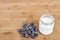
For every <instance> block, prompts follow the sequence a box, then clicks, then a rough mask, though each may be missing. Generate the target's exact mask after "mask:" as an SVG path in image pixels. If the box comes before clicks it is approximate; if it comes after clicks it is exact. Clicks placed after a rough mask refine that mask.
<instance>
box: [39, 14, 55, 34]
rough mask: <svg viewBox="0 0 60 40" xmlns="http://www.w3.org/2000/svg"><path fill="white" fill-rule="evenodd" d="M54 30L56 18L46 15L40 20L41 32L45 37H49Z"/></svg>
mask: <svg viewBox="0 0 60 40" xmlns="http://www.w3.org/2000/svg"><path fill="white" fill-rule="evenodd" d="M53 29H54V17H53V16H52V15H51V14H44V15H42V16H41V18H40V20H39V31H40V32H41V33H42V34H44V35H49V34H51V33H52V32H53Z"/></svg>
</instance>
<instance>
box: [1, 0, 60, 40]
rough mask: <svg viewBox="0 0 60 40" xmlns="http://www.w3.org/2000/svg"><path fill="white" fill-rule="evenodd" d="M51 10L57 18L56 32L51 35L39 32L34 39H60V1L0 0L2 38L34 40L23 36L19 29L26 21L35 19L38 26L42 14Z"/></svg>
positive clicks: (4, 39)
mask: <svg viewBox="0 0 60 40" xmlns="http://www.w3.org/2000/svg"><path fill="white" fill-rule="evenodd" d="M21 2H22V3H21ZM24 2H25V3H24ZM39 2H40V3H39ZM49 12H50V13H51V14H52V15H53V16H54V18H55V28H54V32H53V33H52V34H51V35H49V36H44V35H42V34H41V33H39V36H38V37H36V38H35V39H34V40H60V31H59V30H60V1H59V0H54V1H52V0H48V1H47V0H46V1H44V0H25V1H24V0H20V1H19V0H12V1H11V0H3V1H2V0H0V40H32V39H31V38H30V37H29V38H23V37H21V36H20V34H19V33H18V32H17V29H19V28H22V24H23V22H24V21H27V22H28V23H29V22H31V21H34V22H35V24H36V26H37V27H38V26H39V18H40V16H41V15H42V14H45V13H49Z"/></svg>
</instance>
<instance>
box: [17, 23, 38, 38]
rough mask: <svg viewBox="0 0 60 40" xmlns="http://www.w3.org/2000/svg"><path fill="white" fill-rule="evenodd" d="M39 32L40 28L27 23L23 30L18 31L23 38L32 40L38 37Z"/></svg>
mask: <svg viewBox="0 0 60 40" xmlns="http://www.w3.org/2000/svg"><path fill="white" fill-rule="evenodd" d="M37 31H38V28H36V26H34V23H33V22H31V23H30V24H29V25H28V24H27V23H26V22H24V24H23V28H22V29H18V32H19V33H20V34H21V36H22V37H25V38H28V37H29V36H31V38H32V39H34V38H35V37H37V36H38V33H37Z"/></svg>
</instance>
